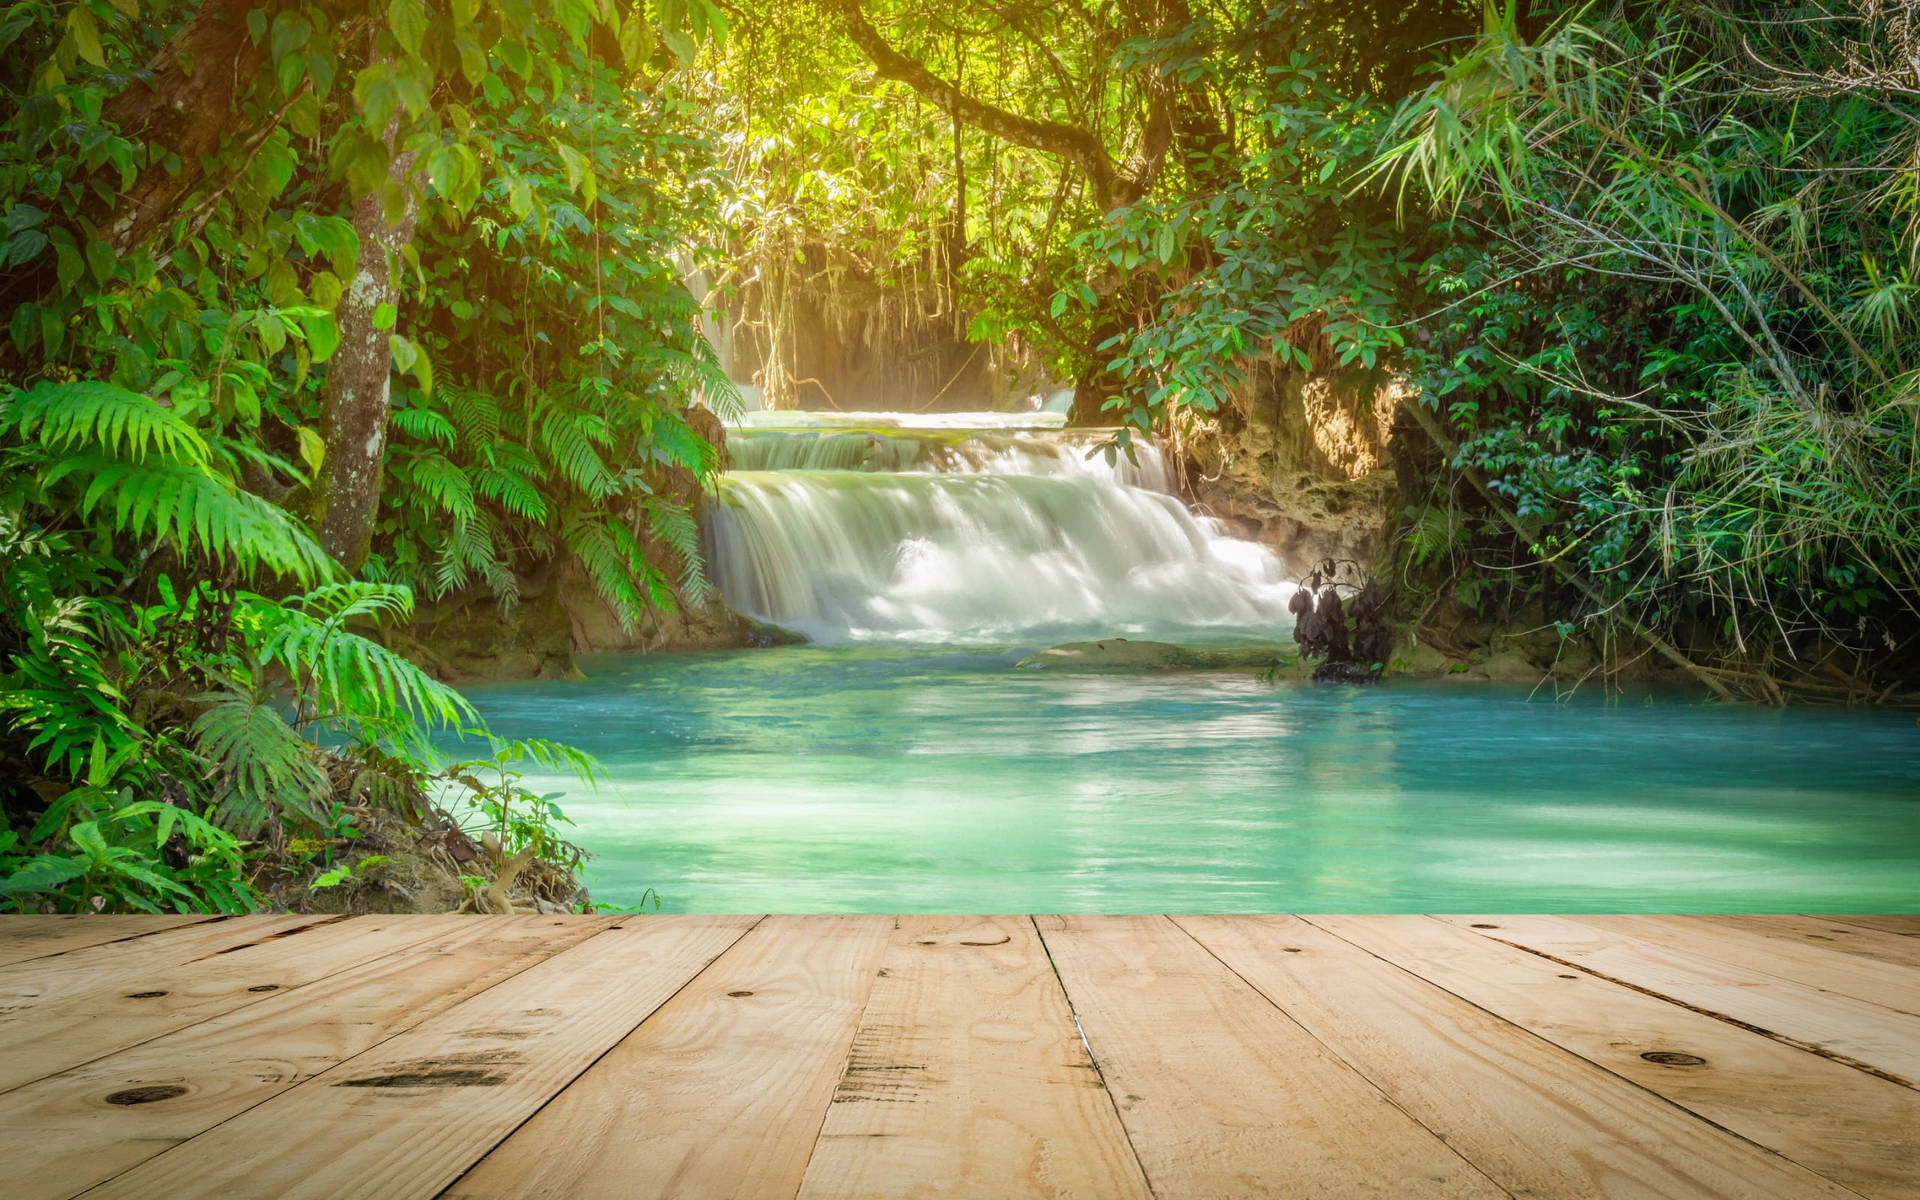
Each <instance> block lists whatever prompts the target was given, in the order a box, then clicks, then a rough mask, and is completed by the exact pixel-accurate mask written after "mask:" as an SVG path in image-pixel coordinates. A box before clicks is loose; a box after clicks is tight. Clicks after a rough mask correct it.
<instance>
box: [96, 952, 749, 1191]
mask: <svg viewBox="0 0 1920 1200" xmlns="http://www.w3.org/2000/svg"><path fill="white" fill-rule="evenodd" d="M754 922H755V918H753V917H629V918H627V919H626V920H625V921H623V922H622V923H621V924H620V925H616V926H612V927H610V928H608V929H607V930H605V931H604V932H601V933H598V934H596V935H594V936H593V937H591V938H588V939H587V940H586V941H584V942H582V943H580V944H579V945H577V946H573V947H571V948H569V949H566V950H563V951H561V952H560V953H558V954H556V955H554V956H553V957H551V958H549V959H547V960H546V961H545V962H542V963H540V964H538V965H536V966H534V967H531V968H529V969H528V970H525V971H522V972H520V973H519V974H518V975H515V976H514V977H513V978H511V979H509V980H507V981H506V982H504V983H501V984H499V985H498V986H496V987H492V988H489V989H488V990H486V991H484V992H482V993H480V994H479V995H478V996H475V997H473V998H472V999H470V1000H467V1001H465V1002H463V1003H461V1004H458V1005H455V1006H454V1007H453V1008H451V1009H449V1010H447V1011H446V1012H443V1013H441V1014H439V1015H438V1016H435V1017H432V1018H430V1019H428V1020H426V1021H423V1022H421V1023H420V1024H419V1025H416V1026H414V1027H413V1028H412V1029H410V1030H407V1031H406V1032H404V1033H402V1034H399V1035H398V1036H396V1037H393V1038H390V1039H389V1040H387V1041H385V1042H382V1043H381V1044H380V1045H378V1046H376V1047H374V1048H373V1049H372V1050H370V1051H368V1052H366V1053H365V1054H361V1055H357V1056H355V1057H354V1058H350V1059H348V1060H347V1061H345V1062H343V1063H341V1064H340V1065H338V1066H336V1067H334V1068H332V1069H331V1070H328V1071H324V1072H322V1073H321V1074H319V1075H316V1076H314V1077H313V1078H312V1079H308V1080H306V1081H305V1082H303V1083H301V1084H300V1085H298V1086H297V1087H294V1088H291V1089H289V1090H287V1091H284V1092H282V1093H280V1094H279V1095H277V1096H275V1097H274V1098H273V1099H271V1100H268V1101H266V1102H265V1103H263V1104H259V1105H256V1106H255V1107H253V1108H250V1109H248V1110H247V1111H246V1112H244V1113H241V1114H240V1115H239V1116H236V1117H234V1118H233V1119H232V1120H229V1121H226V1122H224V1123H222V1124H220V1125H217V1126H215V1127H214V1128H212V1129H210V1130H208V1131H207V1132H205V1133H203V1134H201V1135H200V1136H198V1137H196V1138H193V1139H191V1140H189V1141H186V1142H183V1143H181V1144H180V1145H178V1146H176V1147H174V1148H173V1149H171V1150H168V1151H167V1152H166V1153H164V1154H161V1155H159V1156H157V1157H155V1158H151V1159H149V1160H147V1161H146V1162H144V1163H142V1164H141V1165H140V1166H138V1167H135V1168H134V1169H133V1170H131V1171H128V1172H126V1173H125V1174H123V1175H120V1176H117V1177H116V1178H114V1179H113V1180H111V1181H110V1182H108V1183H106V1184H103V1185H101V1186H100V1187H98V1188H95V1189H94V1190H93V1191H91V1192H89V1193H88V1196H89V1197H90V1198H92V1200H106V1198H108V1197H115V1196H120V1197H132V1198H144V1197H151V1196H169V1197H185V1196H225V1197H250V1196H259V1197H278V1196H284V1197H289V1198H293V1197H337V1196H379V1197H382V1200H406V1198H408V1197H427V1196H433V1195H436V1194H438V1193H439V1192H440V1191H441V1190H442V1189H443V1188H445V1187H446V1186H447V1185H448V1184H450V1183H452V1182H453V1181H454V1180H455V1179H457V1178H458V1177H459V1176H460V1175H461V1174H462V1173H463V1172H465V1171H466V1169H467V1168H468V1167H470V1166H472V1165H473V1164H474V1163H475V1162H477V1161H478V1160H479V1159H480V1157H481V1156H482V1155H484V1154H485V1153H486V1152H487V1151H488V1150H490V1149H492V1148H493V1147H494V1146H496V1145H498V1144H499V1143H500V1142H501V1141H502V1140H503V1139H504V1138H505V1137H506V1136H507V1135H508V1134H509V1133H511V1132H512V1131H513V1130H514V1129H515V1128H516V1127H518V1126H519V1125H520V1123H521V1122H522V1121H525V1120H526V1119H527V1118H528V1117H529V1116H531V1115H532V1114H533V1113H534V1112H535V1111H536V1110H537V1109H538V1108H539V1107H540V1106H541V1105H543V1104H545V1103H546V1102H547V1101H548V1100H550V1099H552V1098H553V1097H554V1096H555V1095H557V1094H558V1093H559V1092H560V1091H561V1089H563V1088H564V1087H566V1086H567V1085H568V1084H569V1083H571V1082H572V1081H573V1079H574V1078H575V1077H576V1076H578V1075H579V1074H580V1073H581V1072H582V1071H584V1070H585V1069H586V1068H587V1067H588V1065H590V1064H591V1063H592V1062H593V1061H594V1060H595V1059H597V1058H599V1057H600V1055H601V1054H603V1053H605V1052H606V1051H607V1050H608V1049H609V1048H610V1047H612V1046H613V1045H614V1044H615V1043H616V1042H618V1041H619V1040H620V1039H621V1038H623V1037H625V1036H626V1035H627V1034H628V1033H630V1032H632V1030H633V1029H634V1027H635V1026H637V1025H639V1024H640V1022H641V1021H642V1020H643V1019H644V1018H645V1017H646V1016H647V1014H649V1013H651V1012H652V1011H653V1010H654V1009H655V1008H657V1007H659V1005H660V1004H661V1003H662V1002H663V1001H665V1000H666V999H667V998H668V997H669V996H671V995H673V994H674V993H675V992H677V991H679V990H680V988H681V987H682V986H683V985H684V984H685V983H686V982H687V981H688V980H689V979H692V978H693V977H694V976H695V975H697V974H699V972H700V971H701V970H702V969H703V968H704V967H706V965H707V964H708V963H710V962H712V961H713V960H714V959H715V958H717V957H719V955H720V954H721V952H723V951H724V950H726V948H727V947H728V946H730V945H732V944H733V943H734V942H735V941H736V940H738V939H739V937H740V935H741V934H742V933H744V932H745V931H746V930H747V929H748V928H750V927H751V926H752V925H753V924H754ZM289 1131H297V1136H291V1137H290V1136H288V1133H289Z"/></svg>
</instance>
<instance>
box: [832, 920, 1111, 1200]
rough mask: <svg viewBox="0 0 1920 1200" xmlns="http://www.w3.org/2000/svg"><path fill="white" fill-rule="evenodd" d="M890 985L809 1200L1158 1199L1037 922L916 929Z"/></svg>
mask: <svg viewBox="0 0 1920 1200" xmlns="http://www.w3.org/2000/svg"><path fill="white" fill-rule="evenodd" d="M879 974H880V977H879V978H878V979H876V980H875V982H874V986H873V994H872V996H871V997H870V998H869V999H868V1001H867V1009H866V1014H865V1016H864V1017H863V1018H862V1019H861V1021H860V1032H859V1034H858V1036H857V1037H856V1038H855V1039H854V1043H853V1052H852V1054H851V1056H850V1057H849V1058H848V1059H847V1063H846V1070H845V1073H844V1075H843V1076H842V1078H841V1080H840V1085H839V1087H838V1088H837V1089H836V1091H835V1093H834V1097H833V1106H832V1108H831V1109H829V1110H828V1112H827V1119H826V1123H825V1125H824V1126H823V1127H822V1128H821V1130H820V1139H819V1145H818V1146H817V1147H816V1148H815V1150H814V1153H813V1161H812V1162H810V1163H809V1164H808V1165H807V1174H806V1181H805V1184H804V1186H803V1187H802V1188H801V1189H800V1195H801V1196H802V1197H804V1198H811V1200H868V1198H878V1197H929V1198H931V1197H938V1196H994V1197H1000V1198H1003V1200H1018V1198H1021V1197H1080V1196H1083V1197H1100V1198H1113V1200H1125V1198H1128V1197H1136V1198H1138V1200H1146V1198H1147V1197H1148V1195H1149V1192H1148V1189H1147V1183H1146V1178H1145V1177H1144V1176H1143V1175H1142V1174H1141V1171H1140V1166H1139V1164H1138V1163H1137V1162H1136V1161H1135V1160H1134V1156H1133V1149H1132V1147H1130V1146H1129V1145H1128V1144H1127V1136H1126V1131H1125V1130H1124V1129H1123V1128H1122V1127H1121V1125H1120V1120H1119V1116H1118V1114H1117V1113H1116V1112H1115V1110H1114V1106H1113V1100H1112V1098H1111V1097H1110V1096H1109V1095H1108V1094H1107V1092H1106V1089H1105V1088H1104V1087H1103V1086H1102V1084H1101V1081H1100V1075H1099V1073H1098V1072H1097V1071H1095V1070H1094V1066H1093V1061H1092V1059H1091V1058H1089V1057H1088V1054H1087V1048H1086V1043H1085V1042H1083V1041H1082V1040H1081V1038H1080V1031H1079V1029H1078V1028H1077V1027H1076V1026H1075V1025H1074V1023H1073V1013H1072V1011H1071V1010H1070V1009H1069V1008H1068V1006H1067V998H1066V995H1065V993H1064V992H1063V991H1062V990H1061V987H1060V981H1059V980H1058V979H1057V978H1056V977H1055V976H1054V973H1053V965H1052V963H1051V962H1049V961H1048V959H1047V952H1046V947H1045V946H1044V945H1042V944H1041V941H1040V937H1039V934H1038V933H1037V932H1036V931H1035V929H1034V926H1033V922H1032V920H1030V919H1029V918H1026V917H902V918H901V919H900V928H899V930H898V931H897V932H896V933H895V934H894V936H893V939H892V942H891V945H889V947H888V949H887V955H886V962H885V965H884V966H883V967H882V969H881V971H880V973H879ZM882 1148H884V1149H882Z"/></svg>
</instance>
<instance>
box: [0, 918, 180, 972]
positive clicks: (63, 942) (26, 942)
mask: <svg viewBox="0 0 1920 1200" xmlns="http://www.w3.org/2000/svg"><path fill="white" fill-rule="evenodd" d="M215 919H216V918H215V917H214V915H213V914H212V913H185V914H167V915H164V916H152V915H148V914H146V913H141V914H138V915H130V916H122V915H120V914H117V913H108V914H100V913H96V914H94V915H92V916H85V915H78V914H76V915H70V916H37V915H34V914H16V913H8V914H0V966H6V965H7V964H8V963H17V962H25V961H26V960H28V959H31V958H45V957H47V956H48V955H53V954H64V953H66V952H67V951H69V950H79V949H83V948H84V947H87V946H98V945H103V944H105V943H108V942H122V941H127V940H129V939H132V938H137V937H145V936H147V935H148V934H150V933H160V932H162V931H163V930H167V929H177V928H179V927H180V926H182V925H197V924H200V923H201V922H203V921H212V920H215Z"/></svg>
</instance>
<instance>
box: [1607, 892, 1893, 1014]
mask: <svg viewBox="0 0 1920 1200" xmlns="http://www.w3.org/2000/svg"><path fill="white" fill-rule="evenodd" d="M1578 920H1579V922H1580V923H1581V924H1582V925H1592V926H1595V927H1597V928H1600V929H1605V930H1608V931H1610V932H1613V933H1623V934H1626V935H1627V936H1628V937H1631V938H1634V939H1636V940H1638V941H1642V942H1651V943H1653V944H1654V945H1656V946H1661V947H1664V948H1665V949H1668V950H1672V951H1675V952H1676V953H1679V954H1683V955H1687V956H1690V957H1693V958H1702V959H1712V960H1714V961H1715V962H1722V963H1727V964H1729V965H1731V966H1736V967H1740V968H1743V969H1745V970H1749V971H1757V972H1761V973H1763V974H1766V975H1771V976H1774V977H1776V978H1779V979H1786V980H1791V981H1792V982H1794V983H1798V984H1802V985H1804V986H1806V987H1810V988H1815V989H1818V990H1819V991H1823V992H1833V993H1836V994H1838V995H1841V996H1851V997H1852V998H1854V999H1855V1000H1865V1001H1867V1002H1868V1003H1869V1004H1877V1005H1879V1006H1880V1007H1882V1008H1890V1009H1893V1010H1894V1011H1896V1012H1903V1013H1906V1014H1907V1015H1908V1016H1914V1015H1916V1014H1920V968H1914V967H1901V966H1896V965H1893V964H1891V963H1882V962H1872V961H1870V960H1867V959H1863V958H1859V957H1857V956H1855V955H1851V954H1842V953H1839V952H1838V951H1835V950H1828V949H1826V948H1824V947H1822V946H1817V945H1811V944H1807V943H1802V942H1789V941H1783V940H1782V939H1780V938H1775V937H1768V936H1767V935H1766V934H1764V933H1756V932H1753V931H1750V930H1745V929H1741V928H1740V927H1739V926H1737V925H1733V924H1731V923H1728V922H1723V921H1719V920H1716V919H1715V918H1712V917H1652V916H1591V917H1589V916H1582V917H1580V918H1578ZM1888 936H1892V935H1888ZM1907 940H1908V941H1914V940H1916V939H1912V938H1909V939H1907Z"/></svg>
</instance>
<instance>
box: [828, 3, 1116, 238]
mask: <svg viewBox="0 0 1920 1200" xmlns="http://www.w3.org/2000/svg"><path fill="white" fill-rule="evenodd" d="M834 7H836V8H838V9H839V11H840V15H841V17H842V18H843V19H844V20H845V22H846V26H847V35H848V36H849V37H850V38H852V39H853V44H854V45H856V46H858V47H860V50H861V52H862V53H864V54H865V55H866V56H867V58H868V59H870V60H871V61H872V62H873V65H874V66H875V67H876V68H877V69H878V70H879V72H880V74H881V76H882V77H883V78H886V79H893V80H897V81H899V82H901V83H904V84H906V85H907V86H908V87H910V88H912V89H913V90H914V91H916V92H918V93H920V94H921V95H922V96H925V97H927V98H928V99H929V100H932V101H934V102H936V103H938V104H939V106H940V107H941V108H944V109H946V110H947V111H949V112H951V113H953V114H954V116H955V117H957V118H958V119H960V120H962V121H965V122H966V123H967V124H969V125H972V126H973V127H974V128H976V129H980V130H984V131H985V132H987V133H990V134H992V135H993V136H995V137H997V138H999V139H1001V140H1002V141H1006V142H1012V143H1013V144H1014V145H1016V146H1025V147H1027V148H1028V149H1031V150H1039V151H1042V152H1044V153H1047V154H1057V155H1059V156H1060V157H1061V158H1064V159H1066V160H1067V161H1069V162H1071V163H1073V164H1074V165H1075V166H1077V167H1079V168H1080V170H1081V172H1082V173H1084V174H1085V175H1086V177H1087V182H1088V183H1089V184H1090V185H1092V187H1093V196H1094V200H1095V201H1096V202H1097V203H1098V204H1099V205H1100V207H1101V208H1103V209H1113V208H1118V207H1120V206H1121V205H1124V204H1131V203H1132V202H1133V201H1135V200H1137V199H1139V198H1140V195H1141V193H1142V191H1143V189H1142V188H1141V186H1140V183H1139V181H1138V180H1137V179H1134V178H1130V177H1128V176H1125V175H1122V174H1121V173H1120V172H1119V171H1118V170H1117V169H1116V168H1115V167H1114V164H1113V157H1112V156H1111V155H1110V154H1108V153H1107V148H1106V146H1105V145H1104V144H1103V143H1102V142H1101V141H1100V139H1099V138H1097V137H1095V136H1094V135H1093V134H1092V133H1090V132H1088V131H1087V130H1085V129H1081V128H1079V127H1078V126H1074V125H1062V124H1059V123H1058V122H1054V121H1039V120H1035V119H1034V118H1032V117H1025V116H1021V115H1020V114H1019V113H1013V112H1008V111H1007V110H1006V109H1003V108H996V107H994V106H993V105H991V104H987V103H985V102H984V101H981V100H978V99H976V98H974V97H973V96H969V95H968V94H967V93H966V92H964V91H962V90H960V88H959V86H958V85H957V84H953V83H949V82H947V81H946V80H944V79H942V78H940V77H939V76H938V75H935V74H934V73H933V72H932V71H931V70H929V69H928V68H927V66H926V64H924V63H921V62H919V61H917V60H915V59H912V58H909V57H907V56H906V55H904V54H902V53H900V52H899V51H898V50H895V49H894V48H893V47H892V46H891V45H889V44H888V42H887V40H886V39H885V38H884V37H882V36H881V35H880V31H879V30H877V29H875V28H874V27H873V24H872V23H871V22H869V21H868V20H867V16H866V13H864V12H862V11H861V8H860V0H834Z"/></svg>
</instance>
